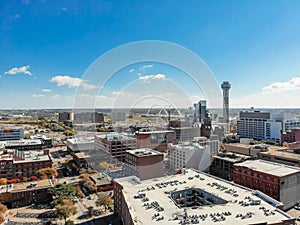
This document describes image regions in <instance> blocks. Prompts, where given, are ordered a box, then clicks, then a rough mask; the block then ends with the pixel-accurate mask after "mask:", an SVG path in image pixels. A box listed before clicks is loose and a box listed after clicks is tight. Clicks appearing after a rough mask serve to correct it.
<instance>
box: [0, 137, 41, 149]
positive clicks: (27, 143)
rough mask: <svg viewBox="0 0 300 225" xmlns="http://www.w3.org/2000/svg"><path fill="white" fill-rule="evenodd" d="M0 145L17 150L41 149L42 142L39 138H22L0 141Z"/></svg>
mask: <svg viewBox="0 0 300 225" xmlns="http://www.w3.org/2000/svg"><path fill="white" fill-rule="evenodd" d="M0 147H2V148H6V149H16V150H19V151H31V150H33V151H37V150H42V148H43V147H44V142H43V141H42V140H40V139H22V140H15V141H0Z"/></svg>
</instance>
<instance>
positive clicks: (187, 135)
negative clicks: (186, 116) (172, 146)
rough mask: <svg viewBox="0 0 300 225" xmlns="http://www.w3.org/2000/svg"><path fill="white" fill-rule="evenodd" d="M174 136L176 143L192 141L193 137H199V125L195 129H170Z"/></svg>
mask: <svg viewBox="0 0 300 225" xmlns="http://www.w3.org/2000/svg"><path fill="white" fill-rule="evenodd" d="M170 130H173V131H174V132H175V134H176V142H180V141H192V140H193V139H194V137H199V136H201V134H200V133H201V132H200V124H197V126H195V127H170Z"/></svg>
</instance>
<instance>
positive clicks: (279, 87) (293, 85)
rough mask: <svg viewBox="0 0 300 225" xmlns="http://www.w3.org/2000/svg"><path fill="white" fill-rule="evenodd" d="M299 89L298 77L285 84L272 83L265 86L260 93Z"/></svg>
mask: <svg viewBox="0 0 300 225" xmlns="http://www.w3.org/2000/svg"><path fill="white" fill-rule="evenodd" d="M297 89H300V77H294V78H293V79H291V80H289V81H286V82H274V83H273V84H271V85H269V86H266V87H264V88H263V89H262V91H263V92H264V93H265V94H267V93H279V92H282V91H290V90H297Z"/></svg>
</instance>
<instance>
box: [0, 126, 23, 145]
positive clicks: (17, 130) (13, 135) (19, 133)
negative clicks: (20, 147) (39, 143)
mask: <svg viewBox="0 0 300 225" xmlns="http://www.w3.org/2000/svg"><path fill="white" fill-rule="evenodd" d="M22 138H24V128H23V127H9V126H4V127H0V141H9V140H20V139H22Z"/></svg>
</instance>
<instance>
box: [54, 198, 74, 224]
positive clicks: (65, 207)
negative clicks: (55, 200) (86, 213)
mask: <svg viewBox="0 0 300 225" xmlns="http://www.w3.org/2000/svg"><path fill="white" fill-rule="evenodd" d="M55 209H56V213H57V216H58V217H59V218H60V219H64V221H65V224H68V223H67V218H68V217H70V216H71V215H75V214H76V213H77V207H76V206H75V205H74V203H73V202H72V201H71V200H69V199H64V200H62V203H61V204H60V205H57V206H56V207H55Z"/></svg>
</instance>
